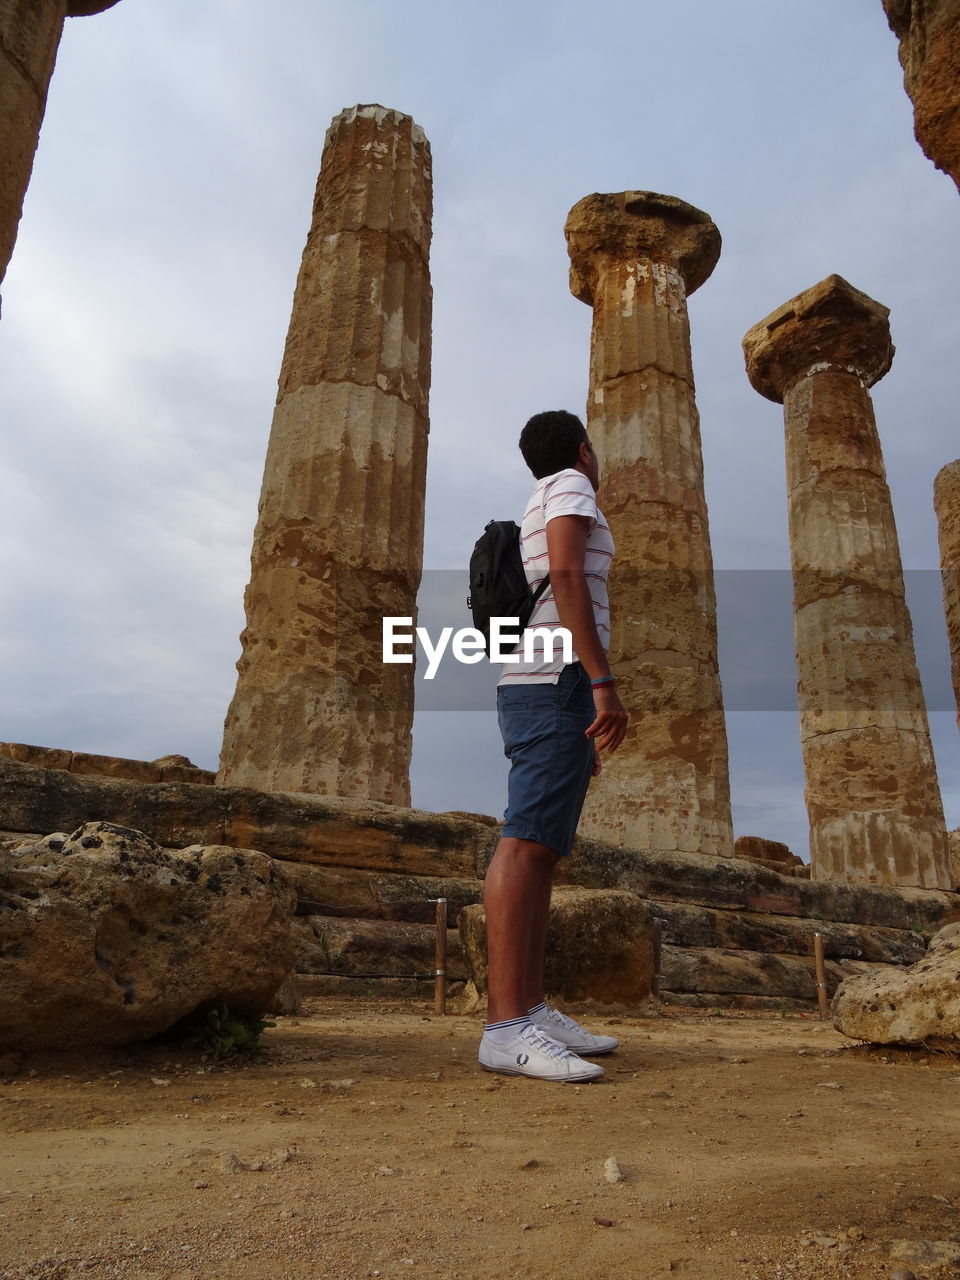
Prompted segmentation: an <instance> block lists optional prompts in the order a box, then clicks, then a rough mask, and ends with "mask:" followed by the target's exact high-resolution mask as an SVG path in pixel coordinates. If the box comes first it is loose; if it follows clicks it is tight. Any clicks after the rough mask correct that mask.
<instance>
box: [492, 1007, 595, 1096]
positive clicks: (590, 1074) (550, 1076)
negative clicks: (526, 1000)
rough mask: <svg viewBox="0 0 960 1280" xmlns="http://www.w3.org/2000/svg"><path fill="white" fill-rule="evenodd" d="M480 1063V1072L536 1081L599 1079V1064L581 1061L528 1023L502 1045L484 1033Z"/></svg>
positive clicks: (563, 1046)
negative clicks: (529, 1078) (529, 1077)
mask: <svg viewBox="0 0 960 1280" xmlns="http://www.w3.org/2000/svg"><path fill="white" fill-rule="evenodd" d="M480 1065H481V1067H483V1069H484V1071H499V1072H500V1074H501V1075H505V1076H533V1077H534V1079H536V1080H558V1081H561V1082H562V1081H565V1080H571V1081H572V1080H599V1078H600V1077H601V1076H602V1075H603V1067H598V1066H596V1064H595V1063H593V1062H584V1061H583V1059H582V1058H578V1057H577V1055H576V1054H575V1053H571V1052H570V1050H569V1049H568V1048H567V1047H566V1046H565V1045H562V1044H559V1043H558V1042H557V1041H556V1040H552V1039H551V1038H550V1036H549V1035H546V1034H545V1033H544V1032H543V1031H541V1030H540V1028H539V1027H537V1026H534V1024H533V1023H532V1022H531V1023H529V1024H528V1025H527V1026H525V1027H524V1028H523V1030H522V1031H520V1032H519V1034H518V1035H515V1036H514V1037H513V1039H512V1040H508V1041H507V1042H506V1043H505V1044H496V1043H495V1042H494V1041H493V1040H491V1039H490V1037H489V1036H486V1035H485V1036H484V1037H483V1039H482V1040H481V1041H480Z"/></svg>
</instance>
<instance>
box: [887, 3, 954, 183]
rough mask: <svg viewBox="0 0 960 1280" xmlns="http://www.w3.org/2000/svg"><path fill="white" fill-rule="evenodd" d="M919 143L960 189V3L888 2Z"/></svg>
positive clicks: (888, 18)
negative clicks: (958, 87)
mask: <svg viewBox="0 0 960 1280" xmlns="http://www.w3.org/2000/svg"><path fill="white" fill-rule="evenodd" d="M883 7H884V10H885V11H886V14H887V20H888V22H889V23H890V26H891V28H892V29H893V31H894V34H895V35H896V36H897V38H898V39H899V41H900V65H901V66H902V67H903V87H904V88H905V89H906V91H907V93H908V94H909V96H910V100H911V101H912V102H913V128H914V133H915V135H916V138H917V141H918V142H919V143H920V146H921V147H922V148H923V151H924V154H925V155H927V156H929V158H930V159H931V160H932V161H933V163H934V164H935V165H936V166H937V168H938V169H942V170H943V172H944V173H948V174H949V175H950V177H951V178H953V181H954V183H955V184H956V186H957V187H958V188H960V93H958V91H957V85H958V84H960V0H883Z"/></svg>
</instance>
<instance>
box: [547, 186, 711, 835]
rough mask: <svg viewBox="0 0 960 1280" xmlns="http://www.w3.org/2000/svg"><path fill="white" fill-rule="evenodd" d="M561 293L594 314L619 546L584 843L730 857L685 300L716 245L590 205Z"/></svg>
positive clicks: (601, 441) (663, 208) (655, 209)
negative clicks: (607, 712)
mask: <svg viewBox="0 0 960 1280" xmlns="http://www.w3.org/2000/svg"><path fill="white" fill-rule="evenodd" d="M566 236H567V247H568V249H569V252H570V261H571V268H570V288H571V291H572V292H573V294H574V296H575V297H577V298H579V299H580V300H581V302H585V303H587V304H588V305H589V306H592V307H593V328H592V334H591V342H590V392H589V397H588V403H587V424H588V429H589V432H590V437H591V440H592V441H593V444H594V446H595V448H596V451H597V454H598V455H599V458H600V464H601V467H600V470H601V477H600V484H601V488H600V494H599V500H600V504H601V507H602V510H603V513H604V515H605V516H606V517H607V520H608V521H609V523H610V528H611V531H612V533H613V537H614V541H615V543H616V548H617V551H616V557H615V559H614V565H613V574H612V576H611V583H610V588H611V604H612V609H611V612H612V627H613V635H612V638H611V647H610V660H611V663H612V666H613V669H614V671H615V672H616V674H617V677H618V680H619V685H620V694H621V697H622V699H623V702H624V704H625V706H626V707H627V708H628V709H629V711H630V713H631V714H630V727H629V729H628V731H627V737H626V738H625V739H624V742H623V744H622V746H621V747H620V749H619V750H618V752H617V754H616V755H615V756H613V757H612V758H611V759H610V760H609V761H607V762H606V763H605V765H604V771H603V773H602V774H601V776H600V778H599V779H597V780H596V781H595V784H594V785H593V786H592V787H591V790H590V795H589V797H588V801H587V806H586V808H585V810H584V818H583V821H582V823H581V828H580V829H581V831H582V832H583V833H584V834H587V835H593V836H596V837H598V838H601V839H604V840H611V841H613V842H614V843H617V844H620V845H626V846H629V847H632V848H639V849H668V850H679V851H686V852H695V853H713V854H726V855H729V854H731V853H732V851H733V830H732V825H731V819H730V781H729V772H728V765H727V735H726V724H725V721H724V715H723V700H722V694H721V689H720V678H719V674H718V670H717V621H716V598H715V594H714V585H713V561H712V556H711V552H710V537H709V530H708V524H707V506H706V501H705V498H704V490H703V458H702V453H701V447H700V423H699V418H698V416H697V407H696V402H695V399H694V384H693V369H692V364H691V357H690V326H689V321H688V318H687V296H688V295H689V294H691V293H692V292H693V291H694V289H698V288H699V287H700V285H701V284H703V282H704V281H705V280H706V279H707V278H708V277H709V275H710V273H711V272H712V271H713V268H714V266H715V265H716V262H717V259H718V257H719V255H720V233H719V232H718V231H717V228H716V227H715V226H714V224H713V223H712V222H711V220H710V219H709V217H707V215H706V214H705V213H701V211H700V210H699V209H694V208H693V207H692V206H691V205H688V204H685V203H684V202H683V201H682V200H677V199H675V198H674V197H672V196H662V195H656V194H655V193H653V192H650V191H625V192H621V193H619V194H617V195H592V196H587V197H586V198H585V199H583V200H581V201H580V202H579V203H578V204H576V205H574V207H573V209H572V210H571V211H570V216H569V217H568V218H567V225H566Z"/></svg>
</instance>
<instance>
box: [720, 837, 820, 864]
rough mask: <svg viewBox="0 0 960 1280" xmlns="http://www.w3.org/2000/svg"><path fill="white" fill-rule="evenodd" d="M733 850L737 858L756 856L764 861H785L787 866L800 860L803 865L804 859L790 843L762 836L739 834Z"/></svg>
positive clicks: (755, 857)
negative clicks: (766, 838) (793, 849)
mask: <svg viewBox="0 0 960 1280" xmlns="http://www.w3.org/2000/svg"><path fill="white" fill-rule="evenodd" d="M733 852H734V856H735V857H737V858H754V859H757V860H759V861H762V862H777V863H783V864H784V865H785V866H793V865H795V864H796V863H798V862H799V863H800V864H801V865H803V859H802V858H798V857H797V855H796V854H795V853H793V852H792V851H791V849H790V846H789V845H786V844H781V843H780V841H779V840H765V839H764V838H763V837H762V836H737V839H736V840H735V841H734V845H733Z"/></svg>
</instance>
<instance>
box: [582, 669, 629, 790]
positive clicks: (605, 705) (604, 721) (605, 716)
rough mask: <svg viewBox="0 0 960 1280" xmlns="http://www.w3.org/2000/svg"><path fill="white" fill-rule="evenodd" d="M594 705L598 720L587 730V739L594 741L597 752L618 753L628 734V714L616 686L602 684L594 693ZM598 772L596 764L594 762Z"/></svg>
mask: <svg viewBox="0 0 960 1280" xmlns="http://www.w3.org/2000/svg"><path fill="white" fill-rule="evenodd" d="M593 705H594V709H595V710H596V713H597V718H596V719H595V720H594V722H593V724H592V725H591V726H590V728H589V729H587V731H586V733H587V737H588V738H592V739H593V745H594V748H595V750H596V751H611V752H612V751H616V749H617V747H619V745H620V743H621V742H622V741H623V735H624V734H625V733H626V732H627V719H628V717H627V712H626V708H625V707H624V705H623V703H622V702H621V701H620V698H619V697H618V696H617V690H616V686H615V685H613V684H601V685H597V687H596V688H595V689H594V691H593ZM594 771H595V772H596V771H597V770H596V762H594Z"/></svg>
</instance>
